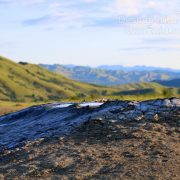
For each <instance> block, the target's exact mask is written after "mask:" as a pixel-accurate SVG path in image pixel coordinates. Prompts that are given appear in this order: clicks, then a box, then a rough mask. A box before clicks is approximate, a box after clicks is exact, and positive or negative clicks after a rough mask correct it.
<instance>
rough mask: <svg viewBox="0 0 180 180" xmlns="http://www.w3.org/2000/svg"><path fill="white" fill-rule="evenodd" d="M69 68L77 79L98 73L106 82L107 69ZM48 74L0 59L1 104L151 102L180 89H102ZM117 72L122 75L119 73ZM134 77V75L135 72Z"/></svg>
mask: <svg viewBox="0 0 180 180" xmlns="http://www.w3.org/2000/svg"><path fill="white" fill-rule="evenodd" d="M48 67H49V69H50V70H51V71H52V70H53V67H57V66H56V65H55V66H48ZM58 67H59V68H61V67H62V66H59V65H58ZM70 69H72V71H73V72H76V73H77V76H78V77H79V78H82V77H83V76H84V77H88V74H89V78H92V79H93V78H94V79H97V73H99V80H101V81H100V82H103V80H104V81H107V78H106V76H107V75H106V74H105V73H106V70H103V69H92V68H89V67H86V68H84V67H71V68H70ZM74 69H75V70H76V71H74ZM84 69H85V70H84ZM62 70H63V73H62V74H66V73H69V68H64V67H62V69H61V71H62ZM66 70H67V72H66ZM51 71H48V70H46V69H44V68H42V67H40V66H38V65H34V64H29V63H24V62H19V63H15V62H13V61H11V60H9V59H7V58H4V57H1V56H0V101H15V102H47V101H67V100H68V101H75V100H93V99H97V98H120V99H150V98H164V97H169V96H179V95H180V89H179V88H167V87H165V86H161V85H159V84H157V83H133V84H126V85H121V86H114V87H105V86H99V85H94V84H88V83H82V82H77V81H75V80H71V79H69V78H67V77H64V76H63V75H60V74H57V73H54V72H51ZM96 71H97V72H96ZM108 72H109V71H108ZM93 73H94V77H93ZM119 73H120V74H121V71H119ZM112 74H114V71H112ZM122 74H125V72H122ZM137 74H138V73H137ZM135 75H136V73H134V76H135ZM132 76H133V75H132ZM132 76H131V77H132ZM107 82H108V81H107Z"/></svg>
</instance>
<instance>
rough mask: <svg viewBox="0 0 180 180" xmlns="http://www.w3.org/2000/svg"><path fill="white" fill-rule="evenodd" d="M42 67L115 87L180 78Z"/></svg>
mask: <svg viewBox="0 0 180 180" xmlns="http://www.w3.org/2000/svg"><path fill="white" fill-rule="evenodd" d="M41 66H42V67H44V68H46V69H48V70H50V71H52V72H56V73H59V74H63V75H64V76H65V77H68V78H70V79H74V80H77V81H81V82H90V83H94V84H99V85H106V86H115V85H122V84H128V83H137V82H151V81H153V80H157V79H158V80H169V79H174V78H177V77H179V73H177V72H174V71H170V70H169V71H168V70H167V71H165V70H164V71H163V70H152V71H145V70H144V71H138V70H131V71H124V70H118V69H117V70H111V69H103V68H91V67H85V66H68V65H58V64H57V65H56V64H55V65H43V64H42V65H41Z"/></svg>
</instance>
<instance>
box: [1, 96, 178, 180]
mask: <svg viewBox="0 0 180 180" xmlns="http://www.w3.org/2000/svg"><path fill="white" fill-rule="evenodd" d="M122 107H124V108H122ZM35 109H36V108H35ZM45 109H46V110H47V107H46V108H45ZM61 110H62V109H59V110H57V109H56V111H54V110H52V109H51V111H48V115H50V114H51V113H52V114H54V115H55V116H56V118H58V117H59V116H58V113H59V112H61ZM28 111H29V110H28ZM63 111H68V112H69V113H70V114H71V118H72V113H75V114H76V113H77V114H78V115H77V114H76V115H75V114H73V117H74V118H73V119H74V120H75V119H76V118H78V119H81V121H80V122H79V121H78V123H77V121H75V122H76V123H75V124H71V125H70V126H71V127H72V128H70V129H68V131H67V129H66V125H64V129H65V132H64V131H61V133H55V132H57V131H56V130H54V129H52V127H49V128H51V131H53V132H54V134H50V133H48V135H47V134H46V137H41V136H39V138H37V139H36V140H32V139H31V138H32V136H29V137H30V138H29V139H28V140H26V141H24V142H23V139H21V141H20V140H19V139H17V140H18V142H19V145H17V142H16V143H14V144H11V145H14V147H8V146H7V147H6V144H5V141H6V140H7V142H9V141H8V138H7V136H6V135H7V134H2V133H1V134H0V136H1V138H2V139H1V141H0V143H1V144H3V143H4V145H3V148H2V149H1V152H0V179H122V180H124V179H137V180H139V179H143V180H144V179H150V180H155V179H162V180H164V179H168V180H169V179H174V180H175V179H177V180H179V179H180V142H179V140H180V139H179V137H180V136H179V133H180V129H179V120H180V100H179V99H175V98H174V99H166V100H156V101H146V102H119V101H114V102H107V103H105V104H104V105H102V106H100V107H97V108H90V107H83V108H79V107H77V106H76V107H75V106H72V107H66V108H63ZM30 112H31V114H33V113H34V112H32V110H30ZM95 112H96V113H95ZM140 112H142V114H141V113H140ZM21 113H22V112H21ZM93 113H95V114H94V115H93ZM27 114H28V113H27V112H26V115H27ZM61 114H62V112H61ZM44 115H45V116H46V117H47V116H48V115H47V114H44V111H42V116H39V113H38V117H39V118H38V120H39V119H42V117H44ZM125 115H126V116H125ZM29 116H30V114H28V116H27V117H29ZM82 116H83V117H84V118H82ZM13 117H14V116H12V115H11V116H5V117H2V119H1V118H0V121H2V122H3V123H4V124H5V125H6V126H5V127H6V128H7V122H8V121H11V120H12V118H13ZM15 117H16V120H17V119H18V121H20V119H21V118H22V116H21V115H19V116H18V115H17V114H16V116H15ZM24 117H25V116H24V114H23V118H24ZM27 117H26V118H25V119H24V120H25V121H26V119H28V118H27ZM80 117H81V118H80ZM122 117H123V118H124V119H122ZM130 117H131V118H130ZM29 118H30V117H29ZM126 118H129V119H126ZM35 119H36V121H37V118H35ZM51 119H52V118H51ZM60 120H62V116H61V119H60ZM67 121H68V126H69V120H68V118H67V116H66V122H67ZM51 123H52V122H51ZM2 125H3V124H2V123H0V127H3V126H2ZM16 125H17V123H16ZM31 125H32V124H31ZM11 126H12V124H11ZM49 126H50V125H49ZM56 126H57V125H56ZM5 127H3V128H5ZM8 127H9V128H10V124H9V126H8ZM23 127H24V126H23ZM57 128H59V127H58V126H57ZM61 128H62V127H61ZM31 130H33V129H32V128H31ZM34 130H35V127H34ZM10 131H11V132H10ZM14 131H15V130H14V127H12V129H9V134H13V132H14ZM49 131H50V130H49ZM22 132H23V131H22ZM26 132H27V130H26ZM7 133H8V132H7ZM28 133H29V134H31V132H30V131H28ZM14 138H15V137H14ZM15 139H16V138H15ZM22 142H23V143H22Z"/></svg>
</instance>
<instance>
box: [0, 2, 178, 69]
mask: <svg viewBox="0 0 180 180" xmlns="http://www.w3.org/2000/svg"><path fill="white" fill-rule="evenodd" d="M0 23H1V28H0V54H1V55H3V56H6V57H9V58H11V59H14V60H16V61H28V62H31V63H48V64H53V63H57V64H77V65H91V66H97V65H102V64H119V65H127V66H133V65H148V66H161V67H171V68H179V69H180V1H179V0H158V1H157V0H156V1H155V0H0Z"/></svg>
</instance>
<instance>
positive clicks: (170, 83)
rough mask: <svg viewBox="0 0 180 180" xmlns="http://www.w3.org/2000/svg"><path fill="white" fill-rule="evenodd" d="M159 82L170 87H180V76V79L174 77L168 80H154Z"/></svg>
mask: <svg viewBox="0 0 180 180" xmlns="http://www.w3.org/2000/svg"><path fill="white" fill-rule="evenodd" d="M154 82H156V83H158V84H161V85H163V86H168V87H177V88H180V78H179V79H172V80H166V81H162V80H161V81H160V80H159V81H158V80H156V81H154Z"/></svg>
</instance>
